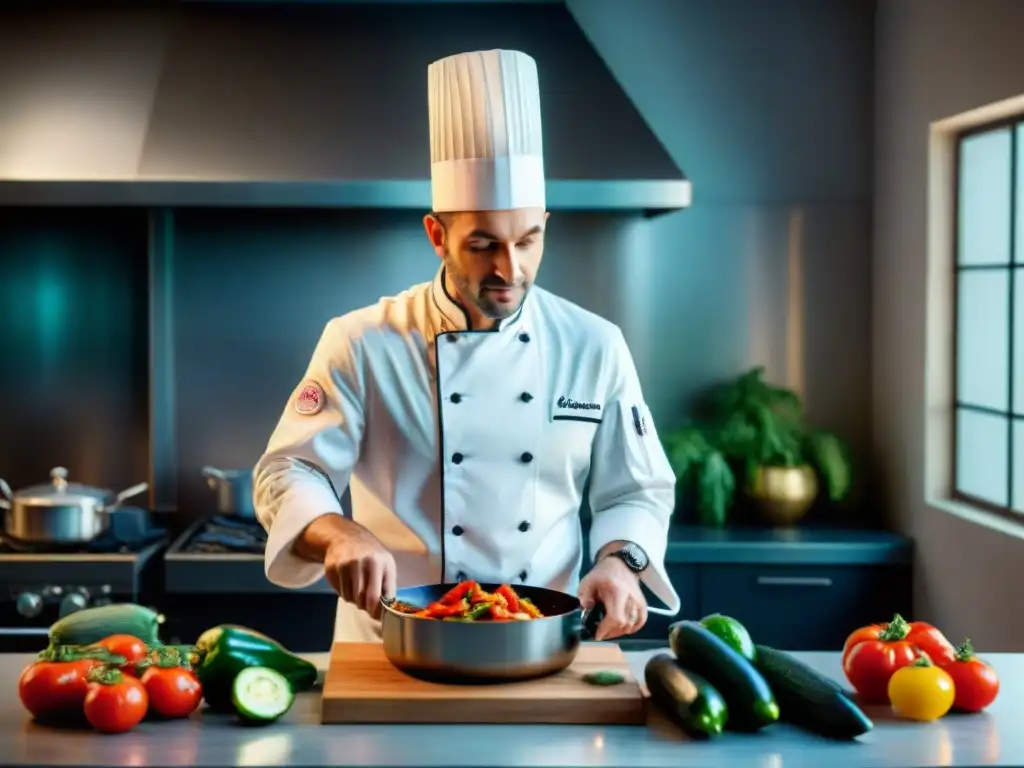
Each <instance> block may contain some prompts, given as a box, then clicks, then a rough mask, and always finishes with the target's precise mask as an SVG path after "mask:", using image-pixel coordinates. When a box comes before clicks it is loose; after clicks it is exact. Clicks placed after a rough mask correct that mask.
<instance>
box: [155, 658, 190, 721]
mask: <svg viewBox="0 0 1024 768" xmlns="http://www.w3.org/2000/svg"><path fill="white" fill-rule="evenodd" d="M142 685H143V686H145V688H146V693H148V694H149V706H150V709H152V710H153V711H154V712H156V713H157V714H158V715H162V716H163V717H188V716H189V715H191V714H192V713H193V712H195V711H196V709H197V708H198V707H199V702H201V701H202V700H203V687H202V686H201V685H200V684H199V680H198V679H197V678H196V676H195V674H194V673H193V672H191V671H190V670H187V669H182V668H181V667H159V666H155V667H149V668H148V669H147V670H146V671H145V672H143V673H142Z"/></svg>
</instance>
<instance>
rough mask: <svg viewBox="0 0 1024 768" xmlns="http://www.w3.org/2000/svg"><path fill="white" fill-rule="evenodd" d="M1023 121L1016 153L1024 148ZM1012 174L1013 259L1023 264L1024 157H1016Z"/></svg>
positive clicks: (1018, 135) (1018, 132) (1018, 129)
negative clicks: (1014, 200) (1014, 208)
mask: <svg viewBox="0 0 1024 768" xmlns="http://www.w3.org/2000/svg"><path fill="white" fill-rule="evenodd" d="M1022 141H1024V123H1021V124H1020V125H1018V126H1017V153H1018V154H1020V151H1021V148H1024V144H1022V143H1021V142H1022ZM1014 175H1015V176H1016V184H1017V212H1016V216H1017V238H1016V240H1017V242H1016V243H1015V246H1016V249H1017V253H1016V258H1015V261H1016V262H1017V263H1018V264H1024V242H1021V235H1024V159H1022V158H1019V157H1018V158H1017V168H1016V169H1015V173H1014Z"/></svg>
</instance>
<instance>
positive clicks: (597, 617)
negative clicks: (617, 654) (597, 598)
mask: <svg viewBox="0 0 1024 768" xmlns="http://www.w3.org/2000/svg"><path fill="white" fill-rule="evenodd" d="M604 617H605V610H604V604H603V603H600V602H598V603H594V607H593V608H591V609H590V610H589V611H588V610H586V609H584V611H583V627H582V629H581V630H580V636H581V637H582V638H583V639H584V640H593V639H594V637H595V636H596V635H597V627H598V625H599V624H600V623H601V622H602V621H604Z"/></svg>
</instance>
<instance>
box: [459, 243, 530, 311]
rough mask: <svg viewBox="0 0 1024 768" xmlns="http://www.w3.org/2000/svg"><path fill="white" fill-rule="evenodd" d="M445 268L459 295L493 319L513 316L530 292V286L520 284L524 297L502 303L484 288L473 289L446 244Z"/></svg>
mask: <svg viewBox="0 0 1024 768" xmlns="http://www.w3.org/2000/svg"><path fill="white" fill-rule="evenodd" d="M444 263H445V269H446V271H447V272H448V274H449V275H451V278H452V282H453V283H455V288H456V289H457V290H458V292H459V296H460V297H461V298H462V300H463V301H469V302H472V304H473V306H474V307H476V308H477V309H478V310H480V312H481V314H483V315H484V317H488V318H490V319H491V320H505V319H507V318H509V317H512V315H514V314H515V313H516V312H518V311H519V308H520V307H521V306H522V305H523V302H524V301H525V300H526V294H527V293H528V292H529V286H527V285H525V284H520V285H519V286H518V287H521V288H522V291H523V295H522V298H521V299H520V300H519V301H518V302H516V303H514V304H500V303H498V302H497V301H495V300H494V299H492V298H491V297H490V296H489V295H488V292H487V291H485V290H484V289H482V288H481V289H479V290H477V291H474V290H473V287H472V286H471V285H470V283H469V278H467V277H466V276H465V275H464V274H463V273H462V272H461V271H460V270H459V268H458V267H457V266H456V265H455V263H454V260H453V259H452V258H451V256H450V254H449V253H448V247H447V246H445V258H444Z"/></svg>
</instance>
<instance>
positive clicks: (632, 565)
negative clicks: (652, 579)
mask: <svg viewBox="0 0 1024 768" xmlns="http://www.w3.org/2000/svg"><path fill="white" fill-rule="evenodd" d="M605 557H617V558H619V559H620V560H621V561H622V562H624V563H625V564H626V567H627V568H629V570H631V571H632V572H633V573H635V574H637V575H639V574H641V573H643V572H644V571H645V570H647V566H648V565H650V564H651V560H650V558H649V557H647V553H646V552H644V551H643V550H642V549H641V548H640V547H639V545H637V544H634V543H633V542H631V541H627V542H626V543H625V544H623V545H622V546H621V547H619V548H618V549H616V550H615V551H614V552H609V553H608V554H607V555H605ZM601 559H602V560H603V559H604V558H601Z"/></svg>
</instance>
